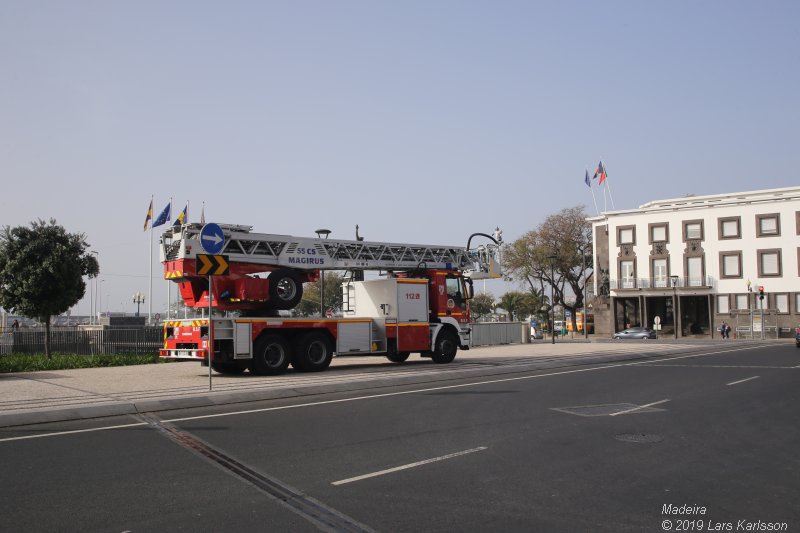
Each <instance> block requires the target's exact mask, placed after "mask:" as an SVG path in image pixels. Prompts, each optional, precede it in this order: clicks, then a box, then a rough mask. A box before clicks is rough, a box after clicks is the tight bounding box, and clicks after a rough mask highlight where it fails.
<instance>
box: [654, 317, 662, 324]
mask: <svg viewBox="0 0 800 533" xmlns="http://www.w3.org/2000/svg"><path fill="white" fill-rule="evenodd" d="M653 322H655V323H656V324H661V317H660V316H658V315H656V318H655V320H653Z"/></svg>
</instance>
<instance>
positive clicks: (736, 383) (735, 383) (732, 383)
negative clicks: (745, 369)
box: [726, 376, 760, 386]
mask: <svg viewBox="0 0 800 533" xmlns="http://www.w3.org/2000/svg"><path fill="white" fill-rule="evenodd" d="M759 377H760V376H753V377H752V378H747V379H740V380H739V381H733V382H731V383H726V385H728V386H731V385H738V384H739V383H744V382H745V381H750V380H753V379H758V378H759Z"/></svg>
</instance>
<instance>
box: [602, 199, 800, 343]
mask: <svg viewBox="0 0 800 533" xmlns="http://www.w3.org/2000/svg"><path fill="white" fill-rule="evenodd" d="M589 221H590V222H591V223H592V226H593V235H594V241H595V242H594V243H595V247H594V269H595V274H596V275H595V276H594V278H595V287H594V290H595V294H597V295H598V296H599V298H598V300H597V302H596V304H595V305H594V307H595V315H596V318H595V327H596V329H597V330H598V333H611V332H613V331H619V330H621V329H624V328H625V327H626V326H628V325H641V326H648V327H653V325H654V323H655V322H656V321H660V323H661V326H662V329H661V335H665V336H671V335H676V336H678V337H681V336H695V335H701V336H702V335H705V336H715V335H718V333H716V330H717V329H718V328H719V325H720V324H721V323H722V322H723V321H725V322H727V323H728V324H729V325H730V326H732V327H733V328H735V329H736V330H737V331H736V332H737V334H738V335H739V336H749V335H751V334H752V335H754V336H756V337H760V336H761V335H762V332H763V334H764V335H765V336H767V337H775V336H776V335H778V334H779V333H781V332H782V333H783V335H784V336H785V335H788V334H789V332H790V330H791V329H792V328H793V327H795V326H797V325H798V320H800V237H799V236H800V187H788V188H782V189H767V190H761V191H751V192H742V193H730V194H717V195H709V196H689V197H686V198H675V199H671V200H659V201H653V202H649V203H646V204H644V205H642V206H641V207H639V209H631V210H624V211H611V212H606V213H603V214H601V215H600V216H598V217H593V218H590V219H589ZM760 286H763V288H764V292H765V297H764V299H763V300H761V299H760V298H759V295H758V288H759V287H760ZM762 303H763V308H764V317H763V319H762V311H761V308H762V306H761V304H762ZM676 308H677V313H675V312H674V310H675V309H676ZM753 310H755V311H753ZM676 314H677V315H678V319H677V320H676V318H675V316H676ZM601 317H602V318H605V319H606V320H605V322H606V324H605V325H603V324H602V323H601V322H603V320H602V318H601ZM676 324H677V332H676V328H675V326H676ZM676 333H677V334H676Z"/></svg>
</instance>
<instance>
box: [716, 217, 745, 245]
mask: <svg viewBox="0 0 800 533" xmlns="http://www.w3.org/2000/svg"><path fill="white" fill-rule="evenodd" d="M719 238H720V240H723V239H741V238H742V219H741V217H725V218H720V219H719Z"/></svg>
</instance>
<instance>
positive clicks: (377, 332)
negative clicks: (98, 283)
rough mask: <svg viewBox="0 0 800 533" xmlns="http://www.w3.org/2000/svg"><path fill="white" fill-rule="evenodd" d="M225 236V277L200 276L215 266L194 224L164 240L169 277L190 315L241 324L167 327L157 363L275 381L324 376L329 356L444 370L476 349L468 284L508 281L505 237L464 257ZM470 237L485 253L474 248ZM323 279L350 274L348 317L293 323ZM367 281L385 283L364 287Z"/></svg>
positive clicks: (427, 249)
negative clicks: (306, 288) (423, 362)
mask: <svg viewBox="0 0 800 533" xmlns="http://www.w3.org/2000/svg"><path fill="white" fill-rule="evenodd" d="M218 227H219V228H220V230H221V231H222V235H220V236H219V238H220V239H221V240H220V241H219V242H223V241H224V244H223V245H222V247H221V251H220V252H219V254H220V256H221V257H223V258H224V260H225V263H226V266H227V267H228V270H227V273H226V274H225V275H220V276H205V275H203V274H201V271H203V272H204V271H205V270H207V268H206V269H204V268H203V267H204V266H207V261H208V260H207V256H206V255H205V253H204V248H203V244H202V242H201V238H202V237H201V235H202V234H203V226H202V225H200V224H196V223H190V224H185V225H183V226H179V227H173V228H170V229H168V230H167V231H166V232H165V233H164V234H163V235H162V237H161V246H160V254H161V262H162V264H163V266H164V277H165V278H166V279H168V280H172V281H173V282H175V283H177V284H178V286H179V291H180V294H181V297H182V298H183V301H184V304H185V305H186V306H187V307H191V308H209V307H210V308H212V309H215V310H217V312H218V313H219V312H225V313H226V314H229V315H231V314H236V315H238V316H235V317H234V316H231V317H226V318H218V317H217V316H212V317H210V318H204V319H196V318H194V319H185V320H168V321H166V322H165V323H164V346H163V349H161V350H160V356H161V357H162V358H165V359H182V360H185V359H193V360H199V361H200V362H201V363H203V364H204V365H208V364H211V366H212V368H213V369H214V370H215V371H217V372H219V373H222V374H239V373H242V372H244V371H245V370H249V371H250V372H251V373H253V374H257V375H275V374H280V373H283V372H284V371H286V369H287V368H288V367H289V365H291V366H292V367H293V368H294V369H295V370H297V371H301V372H314V371H321V370H324V369H326V368H327V367H328V366H329V365H330V363H331V359H332V357H333V356H334V354H335V355H337V356H338V355H384V356H385V357H387V358H388V359H389V361H392V362H394V363H402V362H403V361H405V360H406V359H407V358H408V357H409V355H410V354H411V353H419V354H421V355H422V356H423V357H430V358H431V359H432V360H433V361H434V362H436V363H449V362H451V361H452V360H453V359H454V358H455V356H456V353H457V351H458V349H459V348H460V349H464V350H466V349H469V346H470V337H471V328H470V316H469V300H470V298H471V297H472V296H473V285H472V282H473V280H476V279H490V278H498V277H500V276H501V272H500V267H499V252H500V244H501V241H502V232H500V230H499V229H498V230H496V231H495V233H494V235H493V236H491V235H487V234H484V233H475V234H473V235H472V236H471V237H470V238H469V239H468V241H467V246H466V247H458V246H431V245H418V244H396V243H384V242H367V241H364V240H363V239H361V238H359V237H358V232H357V231H356V237H357V238H356V239H355V240H337V239H327V238H324V239H323V238H316V239H315V238H313V237H310V238H309V237H295V236H289V235H272V234H262V233H254V232H253V231H252V227H251V226H242V225H233V224H219V225H218ZM474 237H484V238H486V240H487V243H486V244H481V245H479V246H476V247H474V248H473V247H471V244H472V239H473V238H474ZM198 256H200V258H199V259H198ZM201 260H203V262H202V263H201ZM325 270H339V271H347V272H348V273H349V274H348V275H347V276H345V282H344V283H343V284H342V287H341V290H342V298H343V306H342V307H343V309H342V313H341V316H338V317H335V318H334V317H330V318H326V317H311V318H303V317H291V316H286V315H288V314H289V310H291V309H292V308H294V307H295V306H296V305H297V304H298V303H299V302H300V300H301V298H302V295H303V283H306V282H313V281H316V280H318V279H319V277H320V273H321V272H322V271H325ZM365 271H378V272H379V276H378V277H376V278H375V279H364V278H365V276H364V273H365Z"/></svg>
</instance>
